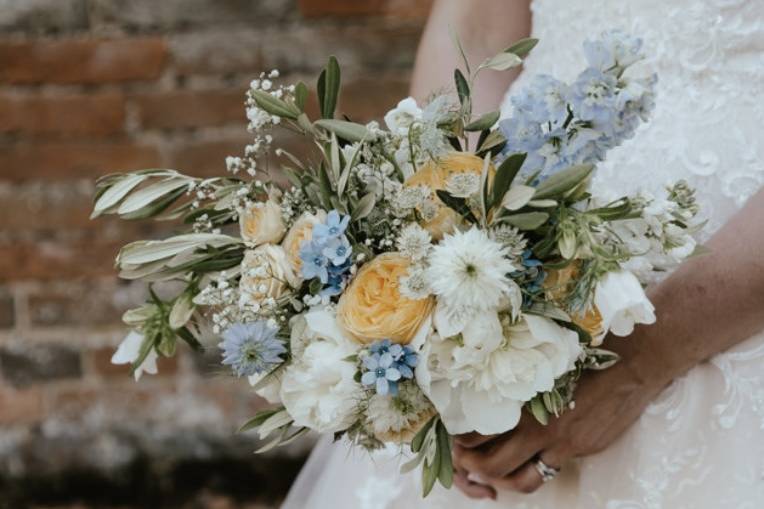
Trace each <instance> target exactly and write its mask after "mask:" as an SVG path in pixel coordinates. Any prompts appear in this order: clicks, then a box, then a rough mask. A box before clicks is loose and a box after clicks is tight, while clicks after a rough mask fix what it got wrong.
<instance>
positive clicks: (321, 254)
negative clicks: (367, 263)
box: [300, 210, 353, 297]
mask: <svg viewBox="0 0 764 509" xmlns="http://www.w3.org/2000/svg"><path fill="white" fill-rule="evenodd" d="M349 223H350V216H347V215H346V216H340V213H339V212H337V211H336V210H332V211H331V212H329V214H327V217H326V221H325V222H324V223H319V224H317V225H315V226H313V231H312V233H311V238H310V240H305V241H303V243H302V245H301V246H300V259H301V260H302V269H301V274H302V277H303V278H304V279H305V280H310V279H314V278H318V279H319V280H320V281H321V284H322V285H324V287H323V288H322V289H321V291H320V293H319V294H320V295H321V296H322V297H323V296H329V297H332V296H335V295H339V294H340V293H342V290H343V289H344V288H345V284H346V283H347V280H348V274H349V272H350V267H351V265H352V264H351V261H350V255H351V254H352V253H353V247H352V246H351V245H350V241H349V240H348V238H347V236H346V235H345V230H346V229H347V226H348V224H349Z"/></svg>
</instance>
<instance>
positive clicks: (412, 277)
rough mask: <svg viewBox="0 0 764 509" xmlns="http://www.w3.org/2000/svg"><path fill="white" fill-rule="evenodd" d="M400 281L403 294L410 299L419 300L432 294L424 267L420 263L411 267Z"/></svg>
mask: <svg viewBox="0 0 764 509" xmlns="http://www.w3.org/2000/svg"><path fill="white" fill-rule="evenodd" d="M398 283H399V284H400V286H399V289H400V292H401V295H403V296H404V297H406V298H408V299H411V300H419V299H424V298H426V297H429V296H430V287H429V285H428V284H427V277H426V276H425V271H424V268H423V267H421V266H419V265H412V266H411V267H409V270H408V273H407V274H406V275H405V276H402V277H401V278H400V281H398Z"/></svg>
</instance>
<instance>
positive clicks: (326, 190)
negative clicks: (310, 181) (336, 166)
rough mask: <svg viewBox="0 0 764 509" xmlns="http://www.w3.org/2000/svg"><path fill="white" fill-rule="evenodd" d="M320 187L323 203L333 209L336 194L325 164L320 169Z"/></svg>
mask: <svg viewBox="0 0 764 509" xmlns="http://www.w3.org/2000/svg"><path fill="white" fill-rule="evenodd" d="M318 186H319V190H320V192H321V201H322V202H323V204H324V207H326V208H327V209H331V208H332V196H333V195H334V193H333V192H332V191H333V190H332V182H331V179H330V178H329V173H328V172H327V171H326V166H325V165H324V164H321V165H320V166H319V168H318Z"/></svg>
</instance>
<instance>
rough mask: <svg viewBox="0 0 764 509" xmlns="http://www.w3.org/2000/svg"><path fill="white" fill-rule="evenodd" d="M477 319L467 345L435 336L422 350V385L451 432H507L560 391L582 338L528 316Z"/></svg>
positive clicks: (419, 376) (466, 337)
mask: <svg viewBox="0 0 764 509" xmlns="http://www.w3.org/2000/svg"><path fill="white" fill-rule="evenodd" d="M510 322H511V319H510V317H509V315H506V314H502V315H497V314H496V313H491V312H488V313H484V314H482V315H479V316H475V317H473V319H472V320H471V321H470V322H469V324H468V325H467V326H466V327H465V328H464V330H463V332H462V336H461V339H462V340H461V341H458V340H457V339H443V338H442V337H441V336H439V335H433V336H432V337H431V338H430V341H428V342H427V343H426V344H425V346H424V348H423V349H422V352H421V361H420V363H419V365H418V367H417V370H416V377H417V383H418V384H419V386H420V387H421V388H422V390H423V391H424V393H425V394H426V395H427V396H428V397H429V398H430V401H432V403H433V404H434V405H435V408H436V409H437V410H438V412H439V413H440V416H441V418H442V419H443V423H444V424H445V425H446V428H447V429H448V431H449V433H451V434H459V433H467V432H471V431H477V432H478V433H482V434H496V433H504V432H505V431H508V430H510V429H512V428H514V427H515V426H516V425H517V422H518V421H519V420H520V414H521V411H522V407H523V404H524V403H525V402H526V401H529V400H530V399H532V398H533V397H534V396H535V395H536V394H538V393H540V392H546V391H549V390H551V389H552V388H553V387H554V382H555V379H557V378H559V377H560V376H561V375H563V374H564V373H566V372H568V371H570V370H571V369H573V367H574V366H575V361H576V359H577V358H578V357H579V355H580V354H581V346H580V345H579V343H578V335H577V334H576V333H575V332H573V331H570V330H568V329H565V328H563V327H560V326H559V325H557V324H556V323H554V322H553V321H552V320H549V319H547V318H542V317H539V316H534V315H525V316H523V317H522V318H520V319H519V321H517V322H516V323H515V324H511V323H510Z"/></svg>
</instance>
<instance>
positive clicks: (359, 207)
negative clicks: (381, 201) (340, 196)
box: [350, 193, 377, 221]
mask: <svg viewBox="0 0 764 509" xmlns="http://www.w3.org/2000/svg"><path fill="white" fill-rule="evenodd" d="M376 201H377V200H376V197H375V196H374V193H368V194H365V195H364V196H363V197H362V198H361V199H360V200H358V204H356V206H355V208H354V209H353V212H352V213H351V214H350V220H351V221H358V220H360V219H363V218H365V217H367V216H368V215H369V214H371V211H372V210H374V205H375V204H376Z"/></svg>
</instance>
